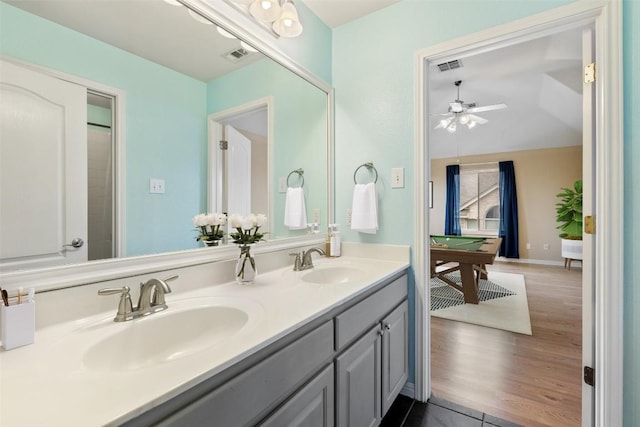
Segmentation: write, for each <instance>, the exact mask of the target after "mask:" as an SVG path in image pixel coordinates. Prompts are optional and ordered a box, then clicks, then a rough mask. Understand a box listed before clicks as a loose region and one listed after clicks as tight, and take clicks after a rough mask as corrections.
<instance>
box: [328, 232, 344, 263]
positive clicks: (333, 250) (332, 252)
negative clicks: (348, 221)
mask: <svg viewBox="0 0 640 427" xmlns="http://www.w3.org/2000/svg"><path fill="white" fill-rule="evenodd" d="M341 243H342V242H341V237H340V231H339V230H338V224H331V225H330V226H329V256H331V257H333V258H336V257H339V256H340V255H341Z"/></svg>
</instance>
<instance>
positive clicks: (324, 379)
mask: <svg viewBox="0 0 640 427" xmlns="http://www.w3.org/2000/svg"><path fill="white" fill-rule="evenodd" d="M333 390H334V376H333V365H329V366H328V367H327V368H325V369H324V371H322V372H321V373H320V374H318V375H317V376H316V377H315V378H314V379H313V380H311V382H309V384H307V385H306V386H304V387H303V388H302V389H301V390H299V391H298V392H297V393H296V394H294V395H293V396H292V397H291V398H290V399H289V400H288V401H287V403H285V404H284V405H283V406H282V407H281V408H280V409H278V410H277V411H276V412H275V413H274V414H272V415H271V416H269V418H267V419H266V420H265V421H264V422H263V423H261V424H260V426H261V427H299V426H309V427H312V426H313V427H331V426H333V425H334V422H333V420H334V404H333V403H334V392H333Z"/></svg>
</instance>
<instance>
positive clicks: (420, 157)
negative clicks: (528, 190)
mask: <svg viewBox="0 0 640 427" xmlns="http://www.w3.org/2000/svg"><path fill="white" fill-rule="evenodd" d="M588 24H593V25H594V27H595V33H596V49H595V50H596V58H598V67H597V69H598V73H597V74H598V76H597V80H596V94H597V97H598V102H597V103H596V111H595V112H594V113H595V114H594V117H595V122H596V125H595V128H596V134H595V138H596V141H597V142H596V147H595V153H594V154H595V156H596V170H595V178H594V182H595V183H596V188H595V195H596V200H599V201H601V202H600V203H597V206H596V210H595V220H596V221H595V222H596V230H597V239H596V242H595V245H594V258H595V259H594V266H595V271H596V274H595V283H594V287H595V289H594V295H595V297H594V301H593V303H594V304H593V307H594V312H593V324H594V330H595V339H594V355H595V363H594V366H593V368H594V369H595V384H596V387H595V401H594V408H593V411H591V410H590V413H591V414H593V415H592V419H591V420H585V419H583V421H582V424H583V425H596V426H621V425H622V404H623V394H622V391H623V317H622V309H621V308H622V306H623V245H624V240H623V237H624V236H623V220H624V215H623V214H624V212H623V189H624V186H623V183H624V182H623V166H624V163H623V141H624V139H623V112H624V111H623V92H622V3H621V2H620V1H619V0H611V1H598V2H581V1H577V2H574V3H571V4H568V5H566V6H562V7H559V8H556V9H552V10H550V11H547V12H543V13H540V14H536V15H532V16H530V17H527V18H524V19H520V20H516V21H512V22H509V23H507V24H504V25H500V26H497V27H494V28H491V29H488V30H485V31H481V32H478V33H475V34H471V35H467V36H463V37H460V38H457V39H454V40H451V41H448V42H445V43H441V44H438V45H435V46H432V47H429V48H426V49H422V50H420V51H418V52H416V54H415V70H414V72H415V79H416V91H415V94H416V95H415V126H416V129H415V135H416V139H415V170H416V174H415V177H416V178H415V179H416V181H415V190H414V197H415V202H416V206H415V209H416V216H415V230H416V233H415V236H416V238H415V240H414V253H413V260H412V262H413V266H414V274H415V290H416V298H415V304H416V306H415V329H416V331H415V332H416V334H415V352H416V354H415V360H416V366H415V397H416V399H417V400H420V401H426V400H427V399H428V398H429V396H430V394H431V383H430V369H431V356H430V339H429V338H428V335H427V334H428V333H429V331H430V318H429V315H428V311H426V310H427V308H428V307H429V306H430V295H429V292H428V286H427V284H428V278H429V263H430V259H429V250H428V249H429V246H428V243H427V239H425V238H424V236H425V235H426V233H428V232H429V209H428V208H427V204H426V203H427V200H428V188H427V182H428V181H429V177H430V165H429V162H430V155H429V130H428V121H426V119H425V118H426V117H429V109H428V93H427V87H428V75H427V70H426V65H427V64H428V63H429V62H431V61H435V60H438V59H441V58H442V57H445V56H451V55H459V54H462V53H464V52H469V51H471V50H474V51H476V52H478V51H481V50H482V49H489V50H490V49H493V48H495V46H496V45H508V44H513V43H516V42H520V41H522V40H523V39H526V38H535V37H540V36H542V35H544V34H551V33H554V32H558V31H560V30H562V29H563V28H565V27H566V28H572V27H580V26H584V25H588ZM604 201H606V203H604ZM583 404H584V402H583ZM583 412H584V408H583ZM588 413H589V412H588Z"/></svg>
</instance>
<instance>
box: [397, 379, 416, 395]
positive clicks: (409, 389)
mask: <svg viewBox="0 0 640 427" xmlns="http://www.w3.org/2000/svg"><path fill="white" fill-rule="evenodd" d="M400 394H401V395H403V396H407V397H410V398H411V399H415V398H416V385H415V384H414V383H409V382H408V383H406V384H405V385H404V387H402V390H400Z"/></svg>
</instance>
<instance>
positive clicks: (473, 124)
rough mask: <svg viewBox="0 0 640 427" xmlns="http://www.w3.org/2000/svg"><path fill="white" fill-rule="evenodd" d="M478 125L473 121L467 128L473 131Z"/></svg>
mask: <svg viewBox="0 0 640 427" xmlns="http://www.w3.org/2000/svg"><path fill="white" fill-rule="evenodd" d="M477 124H478V123H476V122H474V121H473V120H471V121H469V123H467V127H468V128H469V129H473V128H474V127H476V125H477Z"/></svg>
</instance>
